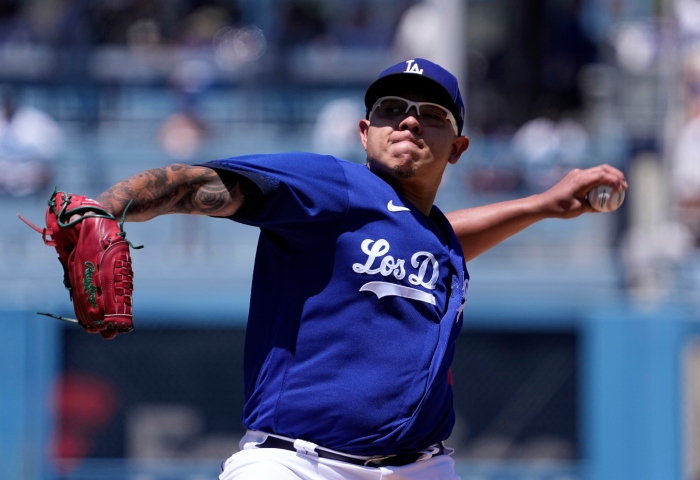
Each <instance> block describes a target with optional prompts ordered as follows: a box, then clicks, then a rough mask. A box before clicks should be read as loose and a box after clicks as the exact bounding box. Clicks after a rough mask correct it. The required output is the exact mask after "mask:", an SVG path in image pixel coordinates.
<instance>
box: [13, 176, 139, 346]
mask: <svg viewBox="0 0 700 480" xmlns="http://www.w3.org/2000/svg"><path fill="white" fill-rule="evenodd" d="M127 208H128V206H127ZM125 213H126V212H125ZM19 217H20V219H21V220H22V221H24V222H25V223H26V224H27V225H29V226H30V227H32V228H33V229H34V230H36V231H37V232H39V233H41V236H42V239H43V240H44V243H45V244H46V245H49V246H52V247H55V248H56V251H57V252H58V260H59V261H60V262H61V265H62V266H63V285H64V286H65V287H66V289H68V292H69V294H70V299H71V301H72V302H73V308H74V310H75V315H76V317H77V323H79V324H80V326H81V327H83V328H84V329H85V331H87V332H88V333H98V332H99V333H100V334H101V335H102V336H103V337H104V338H113V337H115V336H116V335H117V334H118V333H127V332H130V331H131V330H132V329H133V328H134V323H133V319H132V299H131V294H132V292H133V288H134V287H133V276H134V274H133V271H132V269H131V256H130V254H129V247H130V246H131V247H133V248H141V247H134V246H133V245H131V243H130V242H129V241H127V240H126V233H125V232H124V229H123V225H124V219H123V218H122V221H121V222H117V220H116V219H115V217H114V216H113V215H112V214H110V213H109V212H108V211H107V210H105V208H104V207H103V206H102V205H100V204H99V203H97V202H96V201H95V200H92V199H90V198H87V197H84V196H81V195H73V194H67V193H65V192H57V191H55V190H54V192H53V194H52V195H51V198H50V199H49V206H48V208H47V209H46V227H45V228H43V229H42V228H39V227H37V226H36V225H34V224H32V223H31V222H29V221H28V220H27V219H25V218H24V217H22V216H21V215H19ZM45 315H48V316H52V317H55V318H60V319H62V320H68V321H71V319H66V318H64V317H58V316H56V315H51V314H45Z"/></svg>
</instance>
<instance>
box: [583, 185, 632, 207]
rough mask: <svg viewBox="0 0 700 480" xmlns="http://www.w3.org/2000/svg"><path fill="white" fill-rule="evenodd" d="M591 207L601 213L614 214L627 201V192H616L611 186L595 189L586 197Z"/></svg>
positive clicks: (599, 186) (600, 186)
mask: <svg viewBox="0 0 700 480" xmlns="http://www.w3.org/2000/svg"><path fill="white" fill-rule="evenodd" d="M586 198H587V199H588V203H590V204H591V207H593V208H595V209H596V210H598V211H599V212H612V211H615V210H617V209H618V208H619V207H620V205H622V202H624V201H625V191H624V190H621V191H619V192H616V191H615V190H614V189H613V188H612V187H611V186H609V185H598V186H597V187H593V188H592V189H591V190H590V191H589V192H588V195H586Z"/></svg>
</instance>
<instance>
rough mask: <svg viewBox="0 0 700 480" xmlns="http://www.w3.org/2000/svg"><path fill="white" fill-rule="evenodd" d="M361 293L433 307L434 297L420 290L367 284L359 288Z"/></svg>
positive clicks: (385, 284) (377, 283)
mask: <svg viewBox="0 0 700 480" xmlns="http://www.w3.org/2000/svg"><path fill="white" fill-rule="evenodd" d="M360 291H361V292H372V293H374V294H375V295H376V296H377V298H383V297H389V296H394V297H403V298H409V299H411V300H419V301H421V302H425V303H429V304H431V305H435V295H432V294H430V293H427V292H423V291H421V290H418V289H415V288H411V287H404V286H403V285H396V284H395V283H388V282H369V283H365V284H364V285H362V286H361V287H360Z"/></svg>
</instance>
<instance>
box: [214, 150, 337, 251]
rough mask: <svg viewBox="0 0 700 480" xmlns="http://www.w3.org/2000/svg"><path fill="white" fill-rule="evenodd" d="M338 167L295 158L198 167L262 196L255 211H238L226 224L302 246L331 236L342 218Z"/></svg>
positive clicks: (330, 161) (316, 158) (321, 159)
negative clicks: (236, 179)
mask: <svg viewBox="0 0 700 480" xmlns="http://www.w3.org/2000/svg"><path fill="white" fill-rule="evenodd" d="M341 161H342V160H339V159H337V158H335V157H332V156H327V155H317V154H312V153H303V152H295V153H282V154H264V155H246V156H240V157H231V158H226V159H222V160H214V161H211V162H207V163H203V164H202V166H205V167H209V168H212V169H214V170H224V171H229V172H233V173H236V174H238V175H241V176H243V177H245V178H247V179H248V180H250V181H252V182H253V183H254V184H255V185H256V186H257V187H258V188H259V189H260V191H261V192H262V194H263V197H262V200H261V201H259V202H256V205H255V208H243V209H241V210H239V212H237V213H236V214H234V215H232V216H231V217H230V219H231V220H234V221H237V222H239V223H244V224H247V225H253V226H256V227H260V228H263V229H267V230H269V231H272V232H275V233H277V234H279V235H282V236H285V237H291V238H297V239H299V240H303V241H308V240H309V239H311V238H317V236H318V234H319V233H320V232H328V231H329V230H333V229H334V228H335V226H337V225H338V224H339V223H340V222H341V220H342V218H343V217H344V216H345V214H346V213H347V209H348V189H347V180H346V177H345V173H344V169H343V168H342V166H341V165H340V164H339V162H341ZM302 226H303V228H301V227H302Z"/></svg>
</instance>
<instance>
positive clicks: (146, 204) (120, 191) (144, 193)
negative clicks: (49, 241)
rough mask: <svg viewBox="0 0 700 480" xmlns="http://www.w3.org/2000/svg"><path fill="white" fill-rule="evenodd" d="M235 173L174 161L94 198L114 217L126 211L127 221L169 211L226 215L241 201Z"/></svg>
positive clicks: (136, 176)
mask: <svg viewBox="0 0 700 480" xmlns="http://www.w3.org/2000/svg"><path fill="white" fill-rule="evenodd" d="M243 199H244V195H243V193H242V192H241V185H240V182H239V181H238V179H237V177H236V176H233V175H226V176H224V177H221V176H219V174H218V173H217V172H216V171H214V170H212V169H211V168H207V167H194V166H189V165H181V164H173V165H169V166H167V167H161V168H154V169H151V170H146V171H144V172H141V173H137V174H136V175H134V176H132V177H129V178H127V179H126V180H122V181H121V182H119V183H117V184H116V185H114V186H113V187H111V188H110V189H108V190H107V191H106V192H104V193H102V194H101V195H100V196H99V197H97V199H96V200H97V202H99V203H100V204H102V205H103V206H104V207H105V208H106V209H107V210H109V211H110V212H111V213H112V214H113V215H114V216H116V217H118V218H119V217H121V215H122V214H123V212H124V209H125V208H126V206H127V204H128V203H129V201H132V203H131V205H130V206H129V208H128V210H127V214H126V220H127V221H130V222H143V221H146V220H150V219H151V218H154V217H157V216H159V215H165V214H168V213H192V214H197V215H213V216H218V217H227V216H230V215H233V214H234V213H235V212H236V211H237V210H238V208H240V206H241V205H242V204H243Z"/></svg>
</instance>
